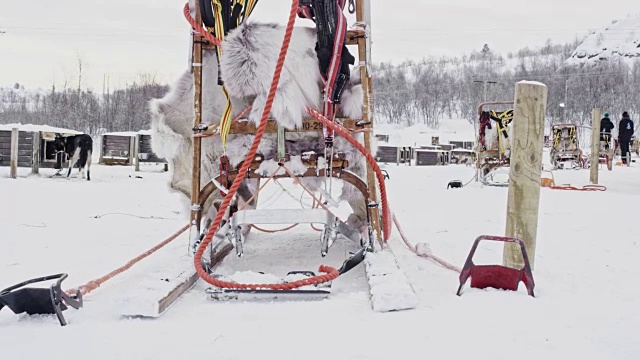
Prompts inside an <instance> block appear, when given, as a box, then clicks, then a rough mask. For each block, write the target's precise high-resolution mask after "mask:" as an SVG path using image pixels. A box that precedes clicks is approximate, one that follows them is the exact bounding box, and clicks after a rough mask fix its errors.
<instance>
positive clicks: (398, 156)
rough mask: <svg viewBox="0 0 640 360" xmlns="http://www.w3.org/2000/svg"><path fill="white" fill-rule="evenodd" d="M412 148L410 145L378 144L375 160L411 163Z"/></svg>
mask: <svg viewBox="0 0 640 360" xmlns="http://www.w3.org/2000/svg"><path fill="white" fill-rule="evenodd" d="M413 155H414V149H413V147H411V146H378V150H377V152H376V161H377V162H379V163H396V164H405V163H409V164H411V159H413Z"/></svg>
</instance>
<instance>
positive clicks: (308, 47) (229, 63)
mask: <svg viewBox="0 0 640 360" xmlns="http://www.w3.org/2000/svg"><path fill="white" fill-rule="evenodd" d="M283 37H284V27H282V26H279V25H273V24H258V23H245V24H242V25H241V26H239V27H238V28H236V29H235V30H233V31H231V32H230V33H229V34H228V35H227V37H226V39H225V41H224V42H223V45H222V49H223V51H222V52H223V55H222V58H221V61H220V65H221V71H222V79H223V81H224V84H225V87H226V88H227V90H228V92H229V94H230V96H231V97H232V105H233V115H234V116H235V115H236V114H238V113H239V112H240V111H242V110H243V109H245V108H246V107H247V106H248V105H249V104H253V109H252V111H251V113H250V115H249V117H248V119H249V121H253V122H256V123H257V122H259V120H260V117H261V115H262V112H263V109H264V107H265V103H266V99H267V94H268V91H269V88H270V85H271V81H272V77H273V72H274V69H275V65H276V60H277V57H278V53H279V51H280V47H281V45H282V40H283ZM315 43H316V33H315V29H312V28H304V27H296V28H294V32H293V36H292V39H291V43H290V46H289V49H288V52H287V57H286V61H285V65H284V68H283V71H282V74H281V78H280V82H279V85H278V88H277V92H276V96H275V99H274V103H273V107H272V109H271V113H270V117H271V118H274V119H275V120H276V121H277V122H279V123H280V124H282V125H283V126H285V127H286V128H287V129H293V128H294V127H300V126H301V125H302V120H303V118H305V117H308V116H307V115H306V107H307V106H309V107H312V108H315V109H320V108H321V106H322V95H321V92H322V91H321V87H322V80H321V77H320V73H319V69H318V60H317V57H316V53H315V50H314V47H315ZM203 65H204V66H203V81H202V83H203V87H202V89H203V91H202V92H203V94H202V122H203V123H206V124H218V123H219V121H220V117H221V115H222V112H223V111H224V108H225V102H224V96H223V94H222V92H221V89H220V87H219V86H217V69H218V66H217V60H216V56H215V53H214V52H213V51H205V52H204V56H203ZM193 96H194V86H193V74H191V73H190V72H189V71H186V72H185V73H183V75H182V76H181V77H180V78H179V79H178V80H177V81H176V83H175V84H173V86H172V87H171V89H170V91H169V92H168V93H167V94H166V95H165V96H164V97H163V98H161V99H153V100H152V101H151V102H150V111H151V130H152V147H153V151H154V152H155V153H156V154H158V156H161V157H164V158H165V159H167V161H169V164H170V170H171V171H172V180H171V187H172V188H173V189H176V190H178V191H181V192H182V193H184V194H185V195H187V196H189V194H190V192H191V168H192V165H191V162H192V156H193V155H192V151H193V150H192V149H193V140H192V134H193V131H192V128H193V126H194V123H193V119H194V101H193ZM362 102H363V91H362V86H361V85H360V76H359V69H358V68H357V67H356V68H355V69H354V71H353V72H352V75H351V80H350V82H349V84H348V85H347V86H346V88H345V90H344V92H343V95H342V100H341V104H340V106H339V108H340V113H341V115H343V116H347V117H350V118H356V119H357V118H361V116H362ZM253 138H254V136H253V135H229V137H228V140H227V149H226V154H227V156H228V157H229V159H230V162H231V165H232V166H236V165H238V164H239V163H241V162H242V161H243V160H244V159H245V156H246V154H247V152H248V150H249V148H250V146H251V143H252V141H253ZM286 139H287V140H288V141H287V153H288V154H289V155H290V156H291V157H292V159H295V163H296V166H294V168H295V170H296V172H300V171H302V170H301V168H300V165H301V163H300V164H298V162H299V161H300V156H301V155H302V154H303V153H304V152H306V151H311V150H313V151H316V152H319V153H323V152H324V142H323V139H322V134H321V133H312V132H309V133H295V132H290V133H287V134H286ZM356 139H358V141H360V142H362V135H361V134H358V136H356ZM334 148H335V149H334V150H335V151H340V152H344V153H345V155H346V158H347V160H348V161H349V167H348V168H347V170H349V171H351V172H353V173H355V174H356V175H359V176H360V177H362V178H364V173H365V169H366V161H365V159H364V157H363V156H362V155H361V154H360V153H359V152H358V151H357V150H355V149H354V148H353V146H352V145H351V144H349V143H348V142H347V141H346V140H345V139H343V138H340V137H336V139H335V141H334ZM373 151H375V149H373ZM258 152H259V153H261V154H263V155H264V157H265V159H266V160H267V161H268V160H272V159H273V157H274V154H275V152H276V135H275V134H265V135H264V137H263V138H262V141H261V144H260V147H259V149H258ZM222 154H223V148H222V143H221V140H220V138H219V137H217V136H216V137H210V138H205V139H203V140H202V155H203V156H202V164H201V165H202V176H201V183H202V185H204V184H206V183H207V182H209V181H210V179H211V178H213V177H215V176H216V175H217V173H218V168H219V160H218V159H219V157H220V156H221V155H222ZM267 168H269V166H268V163H265V164H264V169H263V170H267ZM292 170H293V169H292ZM301 180H302V181H303V183H304V185H305V186H308V187H309V188H310V189H311V190H315V189H317V188H318V187H319V186H321V185H322V181H323V180H322V179H320V178H302V179H301ZM334 181H336V180H334ZM248 186H249V190H250V191H255V190H256V188H257V181H255V180H254V181H252V182H251V183H250V184H248ZM213 197H214V198H219V195H218V193H217V192H215V193H214V196H213ZM341 199H343V200H346V201H348V202H349V204H350V205H351V207H352V208H353V211H354V213H353V215H351V216H350V217H349V219H348V223H350V224H351V225H353V226H356V227H359V228H360V229H361V228H362V227H363V226H364V225H366V219H367V213H366V204H365V199H364V198H363V197H362V194H360V192H359V191H357V189H355V187H353V186H352V185H351V184H348V183H345V184H344V186H343V190H342V195H341ZM213 200H214V199H210V201H209V202H208V203H207V204H206V205H205V209H203V210H204V211H205V212H207V211H209V207H210V205H211V201H213Z"/></svg>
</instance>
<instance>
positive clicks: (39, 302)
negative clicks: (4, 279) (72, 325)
mask: <svg viewBox="0 0 640 360" xmlns="http://www.w3.org/2000/svg"><path fill="white" fill-rule="evenodd" d="M67 276H68V275H67V274H57V275H49V276H44V277H40V278H35V279H31V280H27V281H25V282H22V283H19V284H16V285H13V286H11V287H8V288H6V289H4V290H2V291H0V310H2V308H3V307H5V306H6V307H8V308H9V309H11V311H13V312H14V313H15V314H22V313H27V314H29V315H34V314H56V315H57V317H58V320H59V321H60V325H61V326H65V325H67V322H66V320H65V318H64V316H63V315H62V312H63V311H64V310H67V306H71V307H73V308H75V309H79V308H81V307H82V294H81V293H80V291H77V292H76V294H75V295H73V296H69V295H67V294H66V293H65V292H64V291H62V287H61V284H62V281H63V280H64V279H66V278H67ZM49 280H57V281H56V282H55V283H54V284H52V285H51V286H50V287H49V288H34V287H26V286H27V285H31V284H35V283H39V282H44V281H49Z"/></svg>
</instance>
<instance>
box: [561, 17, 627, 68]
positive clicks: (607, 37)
mask: <svg viewBox="0 0 640 360" xmlns="http://www.w3.org/2000/svg"><path fill="white" fill-rule="evenodd" d="M615 58H618V59H623V60H625V61H628V62H632V61H634V60H635V59H638V60H640V14H637V15H633V16H628V17H627V18H626V19H622V20H619V21H616V22H614V23H613V24H611V25H609V26H607V27H606V28H604V29H601V30H598V31H595V32H593V33H592V34H591V35H589V36H588V37H587V38H586V39H585V40H584V41H583V42H582V44H580V46H578V47H577V48H576V50H575V51H574V52H573V54H572V55H571V57H570V58H569V59H567V61H566V63H565V64H566V65H584V64H590V63H591V64H595V63H597V62H598V61H608V60H612V59H615Z"/></svg>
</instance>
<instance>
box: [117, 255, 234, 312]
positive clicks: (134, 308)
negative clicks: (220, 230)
mask: <svg viewBox="0 0 640 360" xmlns="http://www.w3.org/2000/svg"><path fill="white" fill-rule="evenodd" d="M231 250H233V245H231V244H228V243H225V244H220V246H219V249H216V250H214V252H213V257H212V259H211V260H212V261H211V264H212V265H211V266H212V267H215V266H217V265H218V264H219V263H220V262H221V261H222V260H223V259H224V258H225V257H226V256H227V255H229V254H230V253H231ZM198 279H199V276H198V274H197V273H196V271H195V268H194V264H193V257H192V256H190V255H186V254H183V255H181V256H179V257H177V258H175V259H172V262H171V263H162V264H161V267H159V268H158V269H157V270H156V271H151V272H148V273H147V274H146V275H145V277H144V278H143V279H136V284H135V287H136V291H135V292H134V293H133V294H127V293H126V292H125V293H124V295H123V296H121V297H119V298H118V299H117V300H116V301H117V302H118V303H119V305H120V311H121V315H123V316H127V317H143V318H144V317H148V318H158V317H160V316H162V315H164V314H165V313H166V312H167V310H168V309H169V308H170V307H171V306H172V305H173V304H175V303H176V302H177V301H178V300H179V299H180V297H181V296H182V295H184V294H185V293H186V292H187V291H189V289H191V288H192V287H193V285H195V283H196V281H198Z"/></svg>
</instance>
